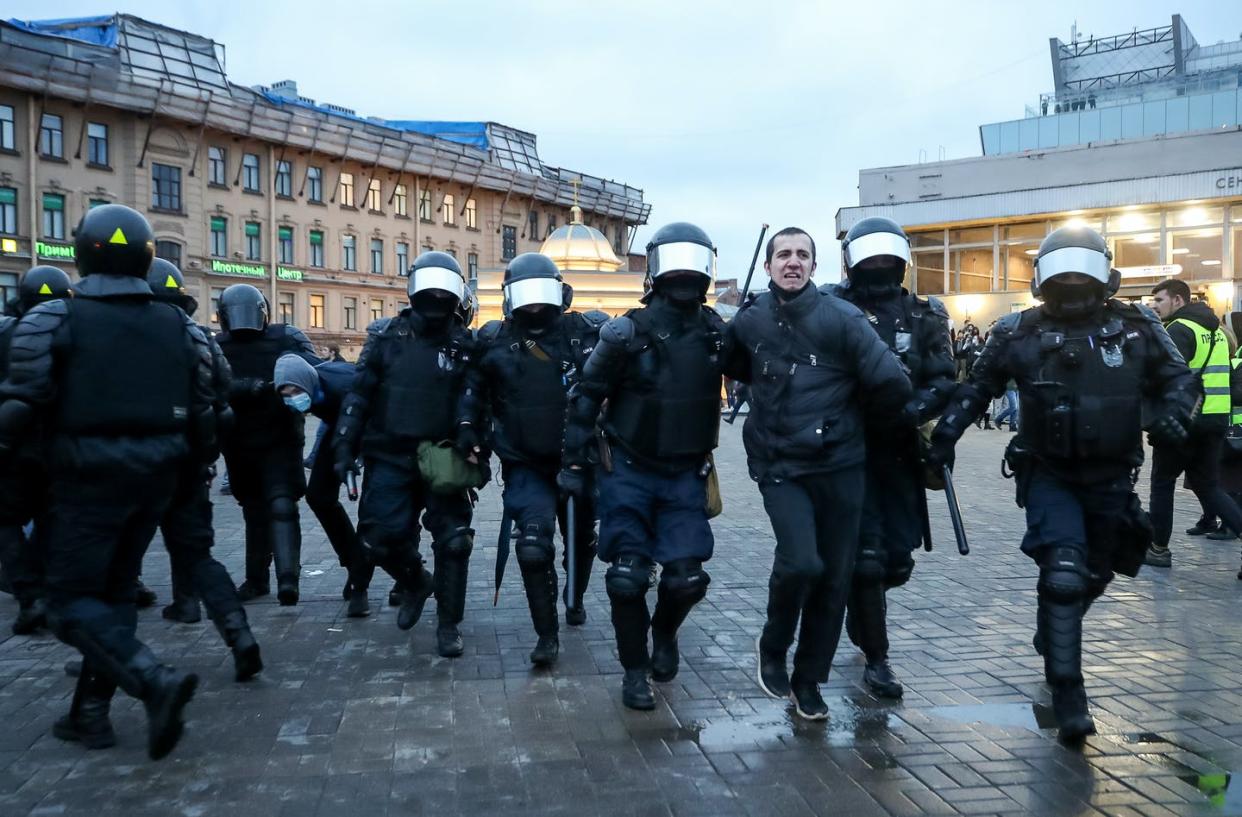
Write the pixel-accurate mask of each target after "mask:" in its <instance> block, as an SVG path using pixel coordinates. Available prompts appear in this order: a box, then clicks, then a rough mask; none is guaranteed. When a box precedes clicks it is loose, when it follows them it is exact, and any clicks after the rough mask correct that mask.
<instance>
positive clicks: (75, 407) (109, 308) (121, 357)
mask: <svg viewBox="0 0 1242 817" xmlns="http://www.w3.org/2000/svg"><path fill="white" fill-rule="evenodd" d="M65 303H66V304H67V305H68V308H69V314H68V317H67V318H66V323H67V325H68V331H69V343H70V348H69V353H68V355H66V357H65V358H64V365H63V367H61V368H60V370H59V375H58V377H57V383H56V388H57V394H58V399H57V405H56V413H57V423H56V428H57V431H59V432H62V433H66V434H70V435H73V436H87V435H89V436H115V437H120V436H134V437H145V436H154V435H158V434H174V433H178V432H184V431H185V430H186V428H187V426H188V422H189V416H190V398H191V394H192V389H193V379H194V367H195V358H194V355H193V351H192V349H191V348H190V341H189V338H187V337H186V325H185V316H184V315H183V314H182V312H181V310H180V309H178V308H176V307H174V306H172V305H170V304H161V303H154V302H145V303H144V302H135V301H133V300H129V299H96V298H85V297H83V298H74V299H73V300H71V301H70V300H66V302H65Z"/></svg>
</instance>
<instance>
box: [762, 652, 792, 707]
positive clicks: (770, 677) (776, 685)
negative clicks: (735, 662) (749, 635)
mask: <svg viewBox="0 0 1242 817" xmlns="http://www.w3.org/2000/svg"><path fill="white" fill-rule="evenodd" d="M762 638H763V636H755V664H756V667H755V680H757V681H758V682H759V688H760V689H762V690H763V691H764V693H765V694H766V695H767V696H768V697H769V698H777V699H779V700H784V699H785V698H788V697H789V670H787V669H786V668H785V656H784V655H773V654H772V653H770V652H764V649H763V647H762V646H760V643H759V642H760V639H762Z"/></svg>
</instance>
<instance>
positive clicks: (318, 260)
mask: <svg viewBox="0 0 1242 817" xmlns="http://www.w3.org/2000/svg"><path fill="white" fill-rule="evenodd" d="M308 235H309V236H310V265H311V266H312V267H323V230H311V231H310V233H309V234H308Z"/></svg>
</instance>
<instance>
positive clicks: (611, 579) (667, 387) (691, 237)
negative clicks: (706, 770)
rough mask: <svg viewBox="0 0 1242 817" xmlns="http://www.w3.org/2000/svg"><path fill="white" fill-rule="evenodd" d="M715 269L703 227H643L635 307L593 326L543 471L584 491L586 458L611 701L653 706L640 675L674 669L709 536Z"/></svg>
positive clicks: (698, 591)
mask: <svg viewBox="0 0 1242 817" xmlns="http://www.w3.org/2000/svg"><path fill="white" fill-rule="evenodd" d="M715 272H716V251H715V248H714V247H713V246H712V242H711V239H710V238H708V236H707V233H705V232H704V231H703V230H701V229H700V228H698V227H696V226H695V225H693V224H688V223H685V222H677V223H673V224H668V225H666V226H664V227H662V228H660V229H659V230H657V231H656V233H655V235H654V236H653V237H652V239H651V242H650V243H649V244H648V245H647V274H648V276H649V277H650V282H651V289H650V291H649V292H648V293H647V294H646V295H645V296H644V298H643V301H644V306H643V307H642V308H640V309H633V310H630V311H629V312H627V313H626V314H625V315H623V316H621V317H618V318H614V319H612V320H610V321H609V322H608V323H606V324H604V326H603V327H602V328H601V329H600V335H599V343H598V344H597V345H596V347H595V350H594V351H593V352H592V353H591V356H590V357H589V358H588V359H587V362H586V365H585V366H584V367H583V371H582V377H581V379H580V380H579V381H578V382H577V383H576V384H575V385H574V386H573V388H572V389H571V391H570V397H569V405H568V408H567V420H566V428H565V447H564V454H563V456H562V469H561V472H560V474H559V475H558V477H557V480H558V483H559V485H560V486H561V489H562V490H563V491H565V492H567V493H571V494H573V495H574V496H576V497H585V496H586V494H587V476H588V470H589V467H590V466H591V465H592V464H594V463H596V462H598V463H599V466H600V467H599V469H598V470H597V473H596V477H597V480H598V490H599V516H600V531H599V558H600V559H601V560H603V561H604V562H607V563H608V564H609V565H610V566H609V568H608V570H607V572H606V573H605V575H604V583H605V587H606V589H607V591H608V598H609V600H610V601H611V604H612V623H613V628H614V630H615V632H616V638H617V653H618V656H619V658H620V660H621V666H622V667H623V668H624V669H625V678H624V681H623V683H622V694H621V699H622V702H623V703H624V704H625V705H626V706H627V707H629V708H631V709H653V708H654V707H655V696H654V694H653V693H652V690H651V685H650V683H649V679H648V674H649V673H650V677H651V678H654V679H655V680H656V681H660V682H665V681H671V680H673V678H675V677H676V676H677V670H678V663H679V654H678V649H677V631H678V629H679V628H680V626H681V624H682V622H683V621H685V619H686V616H687V615H689V613H690V610H691V609H692V608H693V607H694V605H696V604H698V603H699V602H700V601H701V600H702V599H703V597H704V596H705V595H706V594H707V585H708V583H709V582H710V581H711V578H710V577H709V576H708V574H707V571H705V570H704V569H703V563H704V562H706V561H707V560H708V559H710V558H711V556H712V550H713V545H714V541H713V539H712V531H711V527H710V526H709V525H708V522H707V520H708V516H707V511H706V504H707V480H706V476H707V474H708V472H709V470H710V468H711V467H712V464H711V461H710V459H709V455H710V454H711V452H712V450H713V449H714V448H715V447H716V441H717V433H718V431H719V425H720V386H721V375H722V371H723V367H724V365H725V360H726V358H727V350H726V348H725V341H724V322H723V321H722V320H721V318H720V316H719V315H717V314H716V312H715V311H714V310H712V309H710V308H709V307H707V306H706V305H705V304H706V294H707V290H708V287H710V286H711V284H712V282H713V281H714V279H715ZM605 400H606V401H608V402H607V406H606V408H604V409H603V413H602V415H601V406H602V405H603V403H604V401H605ZM597 421H598V422H599V424H600V426H601V428H602V430H603V438H602V440H601V441H600V443H599V446H598V448H597V446H596V437H595V426H596V422H597ZM657 564H659V565H660V566H661V567H662V568H663V569H662V571H661V573H660V581H659V590H658V594H657V602H656V607H655V612H654V614H650V613H649V612H648V607H647V598H646V596H647V591H648V589H649V587H650V584H651V580H652V575H653V572H654V570H655V566H656V565H657ZM648 630H650V633H651V649H650V651H648V644H647V637H648Z"/></svg>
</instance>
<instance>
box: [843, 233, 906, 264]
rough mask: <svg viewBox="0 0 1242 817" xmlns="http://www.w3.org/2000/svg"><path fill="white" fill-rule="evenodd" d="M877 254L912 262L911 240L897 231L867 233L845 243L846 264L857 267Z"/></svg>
mask: <svg viewBox="0 0 1242 817" xmlns="http://www.w3.org/2000/svg"><path fill="white" fill-rule="evenodd" d="M877 255H892V256H895V257H897V258H900V259H901V260H903V261H905V262H906V263H907V264H909V263H910V242H909V241H907V240H906V239H905V238H904V237H902V236H899V235H897V234H896V233H867V234H866V235H860V236H859V237H858V238H855V239H854V240H853V241H851V242H850V243H849V244H846V245H845V265H846V266H847V267H855V266H857V265H858V264H860V263H862V262H863V261H865V260H867V259H868V258H875V257H876V256H877Z"/></svg>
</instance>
